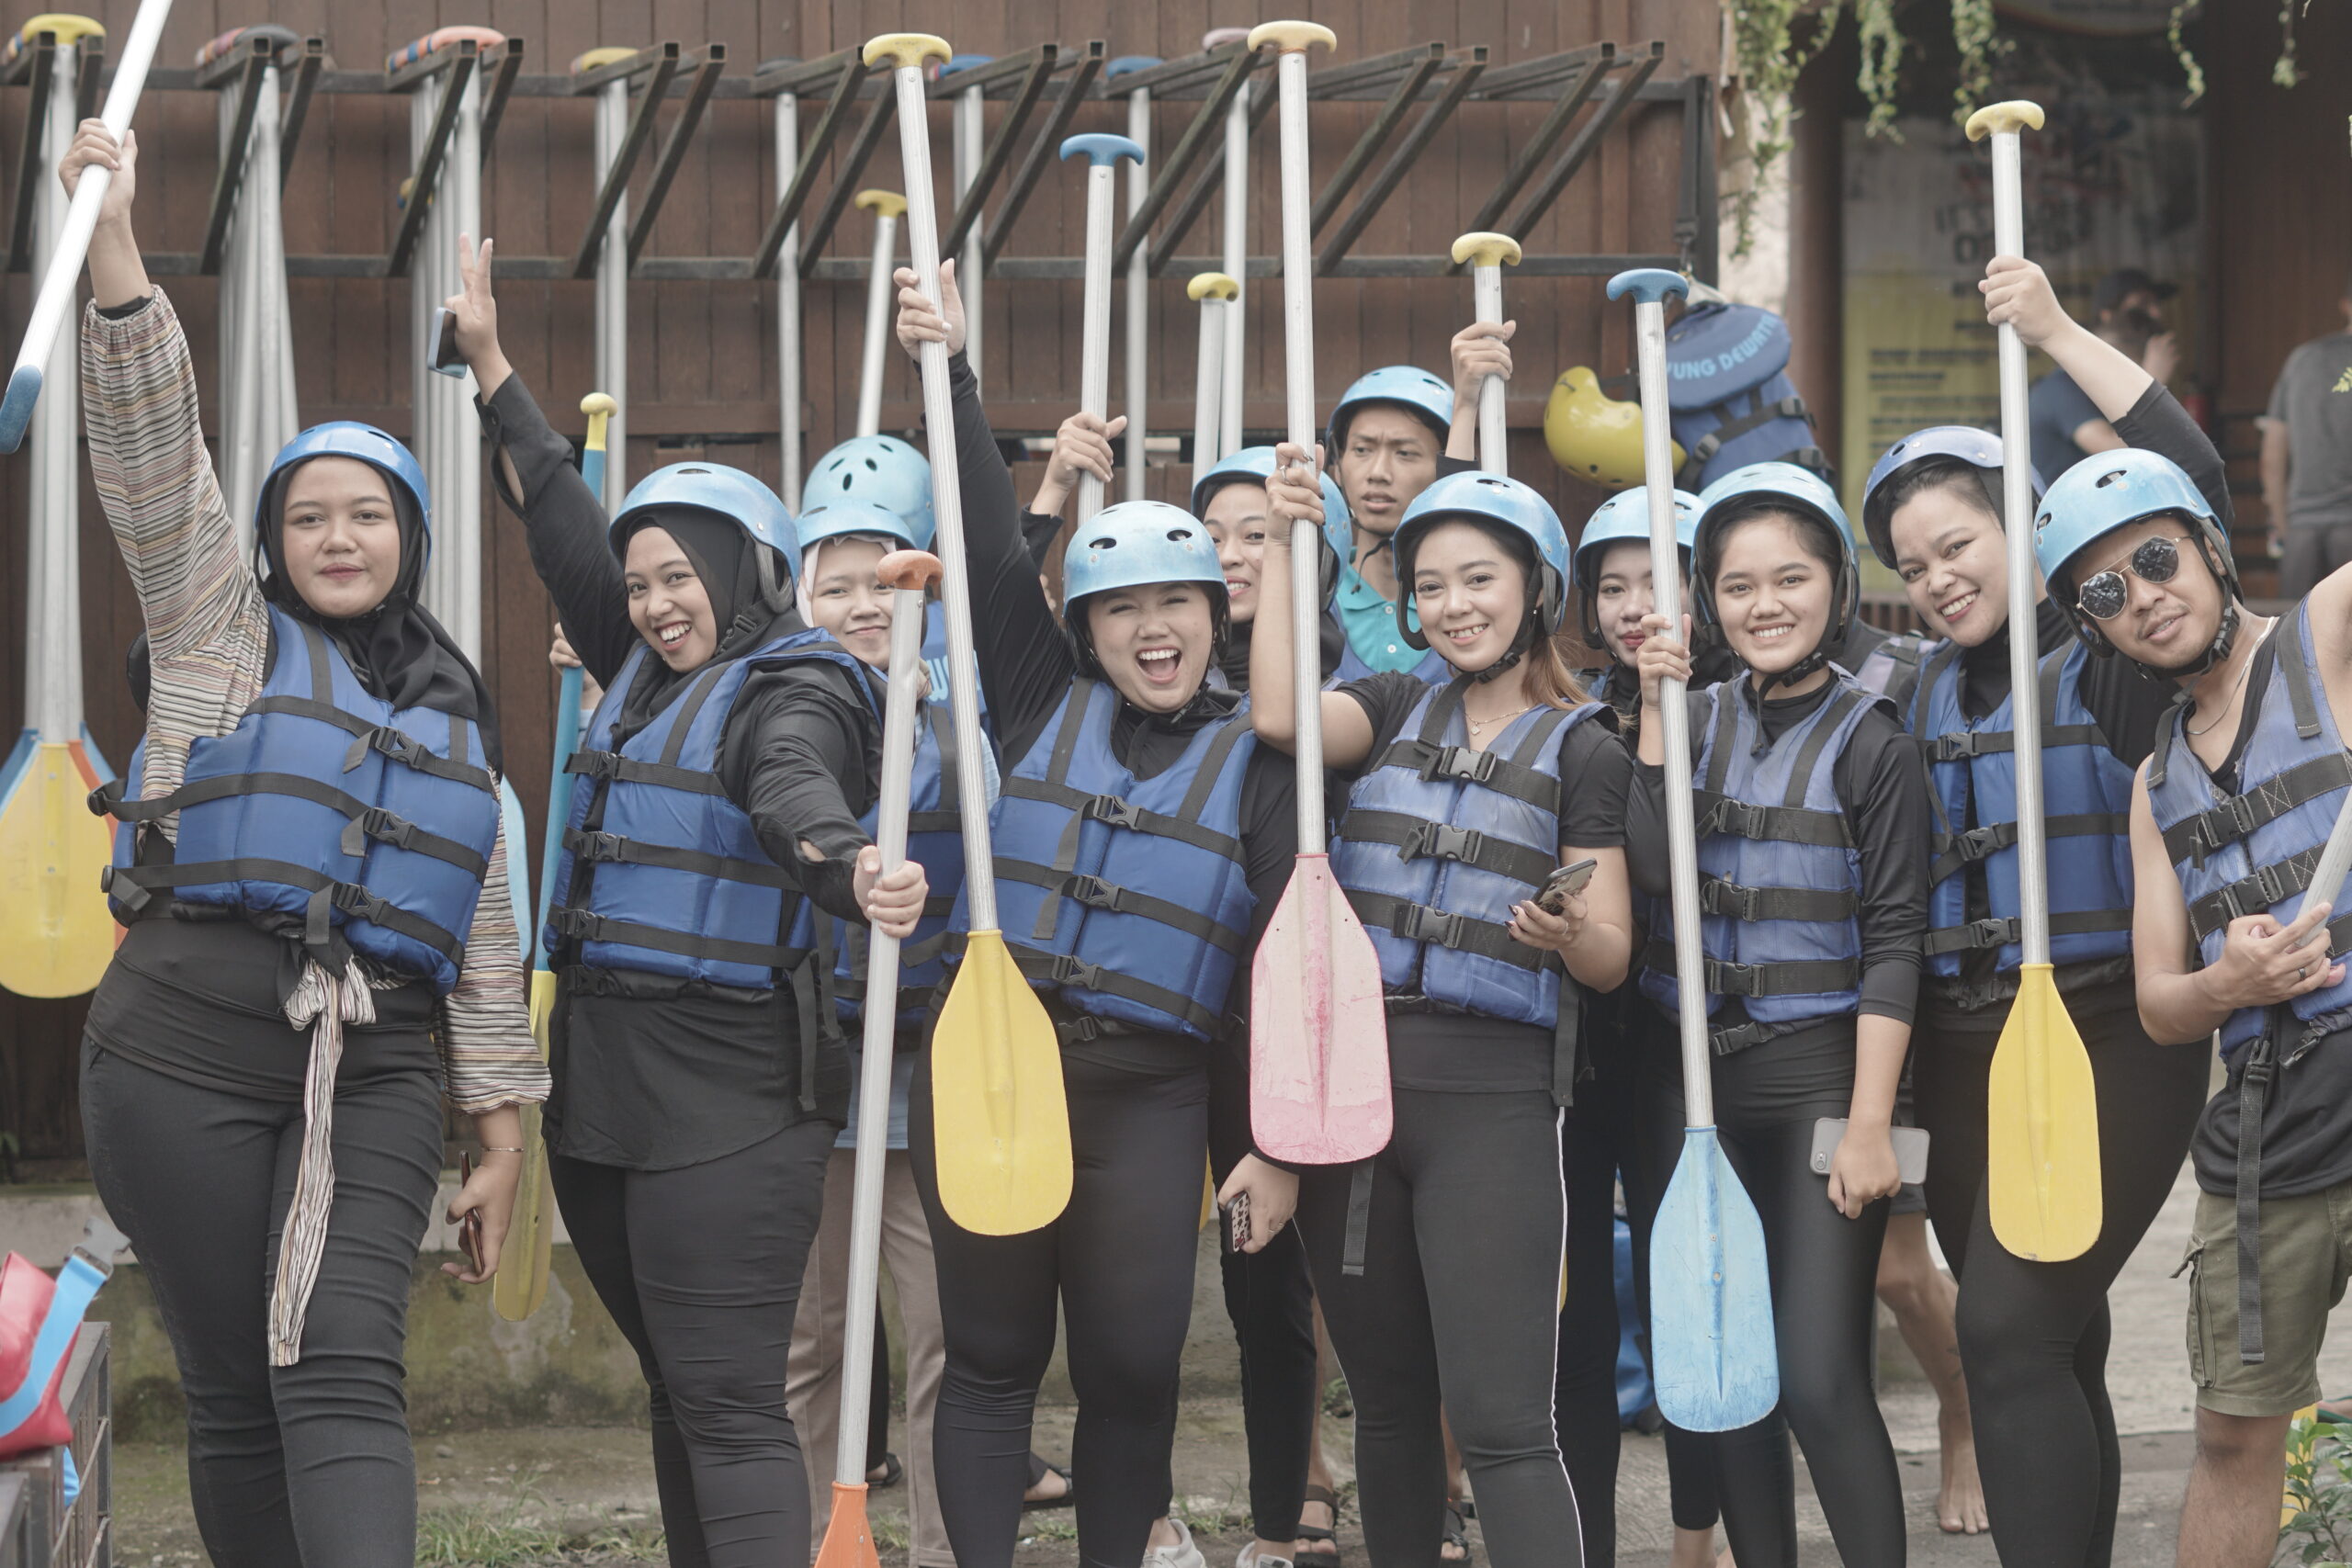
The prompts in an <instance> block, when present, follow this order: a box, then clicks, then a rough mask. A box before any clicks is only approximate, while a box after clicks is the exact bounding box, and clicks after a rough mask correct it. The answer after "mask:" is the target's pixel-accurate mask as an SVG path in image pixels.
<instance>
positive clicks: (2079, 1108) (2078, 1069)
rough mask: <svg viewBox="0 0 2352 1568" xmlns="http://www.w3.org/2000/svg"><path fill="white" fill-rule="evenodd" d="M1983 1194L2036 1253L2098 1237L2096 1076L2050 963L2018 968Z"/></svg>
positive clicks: (2056, 1252)
mask: <svg viewBox="0 0 2352 1568" xmlns="http://www.w3.org/2000/svg"><path fill="white" fill-rule="evenodd" d="M1986 1094H1987V1100H1988V1104H1987V1105H1986V1107H1985V1204H1986V1206H1987V1207H1988V1208H1989V1209H1990V1210H1991V1212H1992V1219H1993V1234H1994V1235H1996V1236H1997V1237H1998V1238H2000V1243H2001V1245H2002V1246H2003V1247H2007V1248H2008V1249H2009V1251H2011V1252H2012V1253H2014V1254H2016V1255H2017V1256H2018V1257H2019V1258H2025V1259H2027V1260H2029V1261H2030V1262H2037V1263H2063V1262H2064V1261H2065V1260H2066V1259H2067V1258H2080V1257H2081V1256H2082V1255H2083V1254H2084V1253H2086V1252H2087V1251H2089V1250H2090V1247H2091V1244H2092V1243H2093V1242H2096V1241H2097V1240H2098V1227H2099V1213H2100V1210H2101V1208H2102V1207H2103V1206H2104V1204H2105V1199H2104V1197H2103V1196H2102V1195H2101V1193H2100V1190H2099V1166H2098V1084H2097V1082H2096V1081H2095V1080H2094V1079H2093V1077H2092V1076H2091V1058H2090V1053H2089V1052H2087V1051H2086V1050H2084V1049H2083V1037H2082V1035H2081V1033H2080V1032H2077V1031H2076V1030H2075V1021H2074V1020H2073V1019H2072V1018H2070V1017H2068V1016H2067V1013H2066V1004H2065V1003H2064V1001H2063V1000H2061V999H2060V998H2059V995H2058V984H2057V981H2056V980H2055V979H2053V978H2052V973H2051V967H2050V965H2049V964H2025V965H2023V966H2021V967H2020V968H2019V969H2018V996H2017V1000H2016V1001H2014V1002H2012V1003H2010V1004H2009V1021H2008V1022H2007V1023H2005V1024H2003V1025H2002V1026H2001V1043H2000V1044H1999V1045H1998V1046H1996V1047H1995V1049H1994V1052H1993V1076H1992V1081H1991V1082H1990V1084H1988V1085H1987V1086H1986Z"/></svg>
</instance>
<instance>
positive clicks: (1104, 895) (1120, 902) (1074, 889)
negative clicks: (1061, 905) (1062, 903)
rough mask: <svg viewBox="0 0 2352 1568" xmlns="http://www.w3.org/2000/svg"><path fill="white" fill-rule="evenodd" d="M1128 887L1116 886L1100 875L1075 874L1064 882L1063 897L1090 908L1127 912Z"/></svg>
mask: <svg viewBox="0 0 2352 1568" xmlns="http://www.w3.org/2000/svg"><path fill="white" fill-rule="evenodd" d="M1126 891H1127V890H1126V889H1125V888H1124V887H1114V886H1112V885H1111V884H1109V883H1107V882H1105V881H1103V879H1102V878H1101V877H1099V876H1085V875H1079V876H1073V877H1071V878H1070V879H1069V881H1067V882H1065V883H1063V884H1062V897H1065V898H1069V899H1071V900H1073V901H1075V902H1077V903H1080V904H1083V905H1085V906H1086V907H1087V908H1090V909H1109V910H1112V911H1113V912H1114V913H1125V897H1126Z"/></svg>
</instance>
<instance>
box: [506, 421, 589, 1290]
mask: <svg viewBox="0 0 2352 1568" xmlns="http://www.w3.org/2000/svg"><path fill="white" fill-rule="evenodd" d="M619 408H620V405H619V404H618V403H616V402H615V401H614V400H613V398H612V395H611V394H610V393H608V392H591V393H589V394H588V395H587V396H586V397H584V398H582V399H581V400H580V412H582V413H584V414H586V415H587V416H588V439H587V443H586V445H585V446H582V449H581V453H580V478H581V480H582V482H583V483H584V484H586V485H587V487H588V491H589V493H590V494H591V495H594V496H597V497H599V498H601V497H602V496H603V495H604V493H605V437H606V434H607V432H608V430H609V428H610V423H611V421H612V417H613V415H614V414H615V413H616V412H618V411H619ZM580 687H581V672H580V667H579V666H578V665H576V664H575V665H573V666H572V667H571V668H570V669H569V670H566V671H564V672H563V680H562V682H561V684H560V687H559V688H558V690H557V693H556V701H555V755H554V759H553V761H551V762H550V763H549V764H548V823H547V831H546V833H545V834H544V835H543V836H542V838H541V840H540V847H539V897H538V901H537V907H536V912H537V919H534V920H533V921H532V922H531V924H530V926H529V931H530V933H531V1035H532V1038H534V1039H535V1040H537V1042H538V1043H539V1055H540V1056H541V1057H543V1058H544V1057H545V1056H546V1055H547V1054H548V1016H549V1015H550V1014H551V1013H553V1012H554V1010H555V971H553V970H552V969H550V968H548V942H547V929H548V906H549V905H550V904H552V903H553V902H554V901H555V867H556V862H557V861H559V860H560V859H561V858H562V856H563V830H564V829H565V827H566V826H567V825H569V823H570V822H571V784H572V775H571V773H568V772H566V771H565V769H564V764H565V763H567V762H569V761H571V754H572V753H573V752H574V751H577V750H580ZM519 841H520V840H518V839H515V838H510V839H509V840H507V842H508V843H509V845H510V846H511V845H513V844H515V843H516V842H519ZM507 874H508V875H509V876H515V875H516V874H517V870H516V867H515V864H514V863H512V862H509V863H508V865H507ZM554 1247H555V1195H554V1193H553V1192H552V1191H551V1190H550V1189H549V1187H548V1148H547V1145H546V1144H545V1143H544V1142H543V1141H541V1139H540V1136H539V1108H538V1107H537V1106H536V1105H526V1106H525V1107H523V1177H522V1180H521V1182H520V1183H519V1184H518V1185H517V1186H516V1188H515V1220H514V1224H513V1225H512V1226H511V1227H510V1228H509V1229H508V1231H507V1233H506V1247H505V1249H504V1250H503V1251H502V1252H501V1253H500V1254H499V1258H498V1273H497V1275H496V1276H495V1277H494V1278H493V1279H492V1281H491V1287H490V1303H491V1305H492V1307H494V1308H495V1309H496V1310H497V1312H498V1315H499V1316H501V1317H503V1318H505V1319H506V1320H507V1321H509V1322H510V1323H520V1322H521V1321H522V1320H523V1319H525V1318H526V1317H528V1316H530V1315H531V1314H533V1313H535V1312H537V1311H538V1310H539V1307H540V1304H541V1303H544V1302H545V1301H546V1300H547V1299H548V1264H549V1262H550V1261H551V1259H552V1257H553V1251H554Z"/></svg>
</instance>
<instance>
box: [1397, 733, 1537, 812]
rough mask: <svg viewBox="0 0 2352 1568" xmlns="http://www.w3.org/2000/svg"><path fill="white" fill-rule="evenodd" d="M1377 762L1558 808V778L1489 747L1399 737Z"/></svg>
mask: <svg viewBox="0 0 2352 1568" xmlns="http://www.w3.org/2000/svg"><path fill="white" fill-rule="evenodd" d="M1379 765H1380V766H1382V767H1396V768H1410V769H1411V770H1413V771H1414V772H1415V773H1419V774H1420V775H1421V777H1422V778H1423V779H1424V780H1425V781H1427V782H1429V783H1431V784H1435V783H1438V782H1440V781H1444V782H1447V783H1452V784H1476V785H1478V786H1479V787H1480V788H1482V789H1490V790H1493V791H1495V792H1496V793H1498V794H1500V795H1510V797H1511V798H1512V799H1513V800H1519V801H1524V802H1525V803H1526V804H1528V805H1530V806H1540V807H1543V808H1544V810H1546V811H1557V810H1558V809H1559V805H1560V781H1559V780H1558V779H1556V778H1555V777H1554V776H1553V775H1551V774H1550V773H1544V771H1543V770H1542V769H1540V768H1531V767H1527V766H1525V765H1524V764H1522V763H1520V762H1515V761H1511V759H1510V758H1509V757H1506V756H1504V755H1503V754H1502V753H1500V752H1498V751H1496V750H1492V749H1491V748H1489V749H1488V750H1483V751H1478V750H1471V749H1470V748H1469V747H1467V746H1441V745H1438V744H1436V743H1435V742H1433V741H1430V740H1426V739H1399V740H1395V741H1392V742H1390V743H1389V747H1388V750H1385V751H1384V752H1382V753H1381V758H1380V764H1379Z"/></svg>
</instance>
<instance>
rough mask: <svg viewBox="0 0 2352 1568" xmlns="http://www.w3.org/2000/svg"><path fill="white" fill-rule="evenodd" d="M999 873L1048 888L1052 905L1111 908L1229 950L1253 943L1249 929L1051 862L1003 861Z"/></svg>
mask: <svg viewBox="0 0 2352 1568" xmlns="http://www.w3.org/2000/svg"><path fill="white" fill-rule="evenodd" d="M996 874H997V875H998V877H999V878H1001V880H1003V881H1006V882H1019V883H1023V884H1026V885H1027V886H1031V887H1042V888H1044V889H1045V890H1046V897H1047V902H1048V906H1049V907H1050V906H1051V904H1052V903H1053V902H1055V901H1057V900H1059V899H1063V898H1068V899H1070V900H1071V901H1072V902H1074V903H1077V904H1080V905H1083V906H1084V907H1085V908H1090V909H1108V910H1112V911H1114V912H1115V913H1118V914H1123V915H1135V916H1137V917H1139V918H1140V919H1147V920H1150V921H1152V922H1153V923H1155V924H1157V925H1163V926H1172V927H1174V928H1175V929H1176V930H1178V931H1182V932H1183V933H1185V934H1186V935H1187V936H1196V937H1198V938H1200V939H1201V940H1202V941H1203V942H1210V943H1212V944H1214V945H1215V946H1216V947H1219V948H1222V949H1223V950H1224V951H1226V952H1227V953H1239V952H1240V951H1241V950H1242V948H1243V947H1244V946H1246V945H1247V944H1248V942H1249V936H1248V934H1247V933H1246V932H1243V931H1235V930H1233V929H1232V928H1231V927H1229V926H1225V925H1220V924H1219V923H1218V922H1216V920H1213V919H1210V918H1209V917H1208V916H1206V915H1204V914H1202V913H1201V912H1200V911H1199V910H1197V909H1190V908H1185V907H1184V906H1183V905H1182V904H1176V903H1171V902H1170V901H1169V900H1168V899H1165V898H1155V897H1152V896H1151V895H1150V894H1148V893H1138V892H1136V890H1135V889H1134V888H1132V887H1121V886H1118V885H1117V884H1115V883H1110V882H1105V881H1103V879H1102V878H1101V877H1099V876H1091V875H1089V874H1085V873H1083V872H1063V871H1057V870H1056V869H1055V868H1054V867H1052V866H1049V865H1036V864H1034V863H1030V862H1028V861H1015V860H1000V861H998V862H997V863H996Z"/></svg>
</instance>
